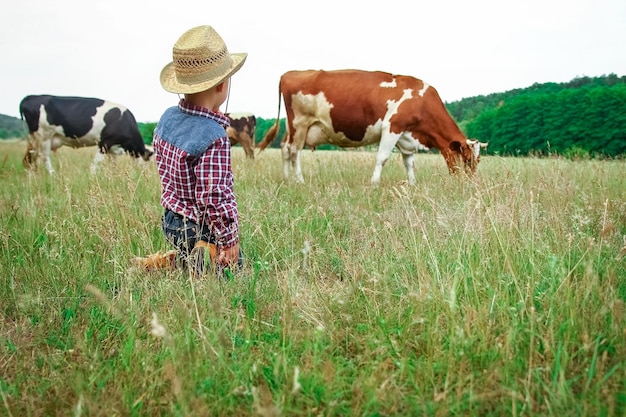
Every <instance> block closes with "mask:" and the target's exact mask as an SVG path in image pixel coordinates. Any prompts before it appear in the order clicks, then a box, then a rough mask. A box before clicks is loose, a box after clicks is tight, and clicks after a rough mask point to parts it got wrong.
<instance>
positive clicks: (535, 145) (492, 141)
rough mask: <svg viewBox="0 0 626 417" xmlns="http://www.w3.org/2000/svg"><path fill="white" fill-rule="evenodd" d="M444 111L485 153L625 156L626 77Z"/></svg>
mask: <svg viewBox="0 0 626 417" xmlns="http://www.w3.org/2000/svg"><path fill="white" fill-rule="evenodd" d="M446 107H447V108H448V111H450V114H452V116H453V117H454V119H455V120H456V121H457V122H458V123H459V126H460V127H461V129H462V130H463V131H464V132H465V133H466V135H467V136H468V137H470V138H477V139H479V140H481V141H483V142H489V148H488V152H489V153H497V154H501V155H530V154H532V155H550V154H559V155H565V156H578V157H581V156H582V157H588V156H598V157H602V156H608V157H618V156H626V76H621V77H618V76H617V75H615V74H610V75H604V76H600V77H580V78H575V79H573V80H571V81H569V82H565V83H543V84H533V85H532V86H530V87H527V88H520V89H514V90H510V91H505V92H502V93H494V94H489V95H486V96H476V97H469V98H465V99H462V100H459V101H455V102H451V103H446Z"/></svg>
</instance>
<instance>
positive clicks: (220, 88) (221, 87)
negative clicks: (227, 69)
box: [215, 82, 224, 93]
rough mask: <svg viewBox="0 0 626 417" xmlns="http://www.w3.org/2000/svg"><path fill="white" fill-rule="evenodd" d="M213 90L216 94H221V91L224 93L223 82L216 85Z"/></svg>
mask: <svg viewBox="0 0 626 417" xmlns="http://www.w3.org/2000/svg"><path fill="white" fill-rule="evenodd" d="M215 89H216V90H217V92H218V93H221V92H222V91H224V82H221V83H219V84H218V85H216V86H215Z"/></svg>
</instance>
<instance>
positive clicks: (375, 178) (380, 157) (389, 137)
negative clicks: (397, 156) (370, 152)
mask: <svg viewBox="0 0 626 417" xmlns="http://www.w3.org/2000/svg"><path fill="white" fill-rule="evenodd" d="M385 130H386V131H387V133H383V134H382V137H381V139H380V144H379V145H378V153H376V166H374V173H373V174H372V179H371V181H370V182H371V184H372V185H378V184H379V183H380V175H381V173H382V172H383V165H385V162H387V159H389V156H390V155H391V151H392V150H393V148H394V147H395V146H396V143H398V139H399V136H398V135H393V134H391V133H388V132H389V128H388V127H387V128H386V129H385V128H383V132H384V131H385Z"/></svg>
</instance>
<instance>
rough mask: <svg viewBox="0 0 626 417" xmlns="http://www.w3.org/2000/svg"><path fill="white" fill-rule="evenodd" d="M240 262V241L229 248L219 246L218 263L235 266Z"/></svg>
mask: <svg viewBox="0 0 626 417" xmlns="http://www.w3.org/2000/svg"><path fill="white" fill-rule="evenodd" d="M238 262H239V243H237V244H235V245H233V246H231V247H229V248H219V249H218V251H217V264H218V265H222V266H235V265H237V263H238Z"/></svg>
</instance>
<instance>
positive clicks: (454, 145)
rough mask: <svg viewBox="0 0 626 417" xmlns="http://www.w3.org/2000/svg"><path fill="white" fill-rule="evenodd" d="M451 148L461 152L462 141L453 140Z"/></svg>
mask: <svg viewBox="0 0 626 417" xmlns="http://www.w3.org/2000/svg"><path fill="white" fill-rule="evenodd" d="M450 149H451V150H453V151H454V152H461V142H459V141H458V140H453V141H452V142H450Z"/></svg>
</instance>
